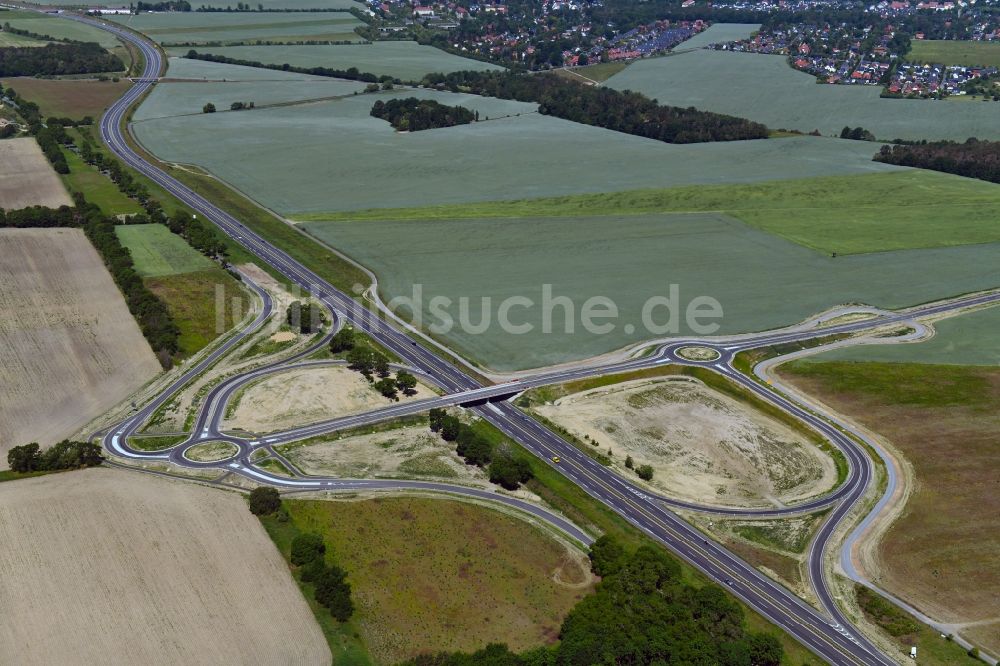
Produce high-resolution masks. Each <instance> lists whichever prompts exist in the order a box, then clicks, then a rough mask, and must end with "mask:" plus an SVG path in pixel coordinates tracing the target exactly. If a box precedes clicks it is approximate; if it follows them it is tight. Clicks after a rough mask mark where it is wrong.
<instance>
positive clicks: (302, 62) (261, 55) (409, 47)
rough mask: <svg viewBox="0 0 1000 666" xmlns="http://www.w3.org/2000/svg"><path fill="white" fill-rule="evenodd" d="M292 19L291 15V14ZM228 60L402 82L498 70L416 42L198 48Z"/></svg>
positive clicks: (180, 52) (178, 52)
mask: <svg viewBox="0 0 1000 666" xmlns="http://www.w3.org/2000/svg"><path fill="white" fill-rule="evenodd" d="M265 16H266V14H265ZM293 16H294V14H293ZM197 50H198V51H200V52H204V53H214V54H216V55H223V56H226V57H227V58H236V59H238V60H251V61H255V62H262V63H265V64H272V65H283V64H286V63H287V64H289V65H292V66H294V67H332V68H334V69H348V68H350V67H357V68H358V69H359V70H360V71H362V72H370V73H372V74H376V75H378V76H382V75H384V74H385V75H389V76H394V77H396V78H399V79H403V80H404V81H409V80H413V79H420V78H422V77H423V76H424V75H425V74H428V73H430V72H456V71H459V70H463V69H500V67H498V66H497V65H490V64H488V63H484V62H480V61H478V60H471V59H469V58H462V57H461V56H457V55H452V54H450V53H445V52H444V51H441V50H440V49H436V48H434V47H433V46H424V45H421V44H417V43H416V42H375V43H373V44H337V45H331V46H324V45H308V44H301V45H298V44H293V45H290V46H223V47H207V48H200V49H197ZM187 51H188V49H187V48H184V47H182V48H174V49H170V50H169V51H168V53H169V54H170V55H184V54H185V53H187Z"/></svg>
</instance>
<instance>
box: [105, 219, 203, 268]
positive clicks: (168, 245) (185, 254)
mask: <svg viewBox="0 0 1000 666" xmlns="http://www.w3.org/2000/svg"><path fill="white" fill-rule="evenodd" d="M115 233H117V234H118V240H120V241H121V243H122V245H124V246H125V247H126V248H128V251H129V252H130V253H131V254H132V261H134V262H135V269H136V270H137V271H138V272H139V275H141V276H143V277H162V276H165V275H178V274H180V273H191V272H194V271H201V270H207V269H209V268H212V267H213V266H215V264H213V263H212V261H211V260H210V259H208V258H207V257H205V256H204V255H203V254H201V253H199V252H198V251H197V250H195V249H193V248H192V247H191V246H190V245H188V244H187V242H186V241H185V240H184V239H183V238H181V237H180V236H178V235H177V234H175V233H172V232H171V231H170V230H169V229H167V228H166V227H165V226H164V225H162V224H127V225H119V226H117V227H115Z"/></svg>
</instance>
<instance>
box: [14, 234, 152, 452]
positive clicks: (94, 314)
mask: <svg viewBox="0 0 1000 666" xmlns="http://www.w3.org/2000/svg"><path fill="white" fill-rule="evenodd" d="M159 371H160V365H159V363H158V362H157V361H156V358H155V357H154V356H153V352H152V351H151V350H150V348H149V345H148V344H146V341H145V340H144V339H143V337H142V333H141V332H140V331H139V327H138V325H136V323H135V320H134V319H133V318H132V315H131V314H130V313H129V311H128V308H127V307H126V306H125V301H124V300H123V299H122V296H121V293H120V292H119V291H118V288H117V287H116V286H115V284H114V282H113V281H112V280H111V276H110V275H109V274H108V272H107V270H106V269H105V268H104V264H103V263H102V262H101V258H100V256H98V254H97V252H96V251H95V250H94V248H93V247H92V246H91V245H90V243H89V242H88V241H87V239H86V237H84V235H83V232H81V231H79V230H76V229H4V230H0V467H3V468H6V466H7V456H6V451H7V450H8V449H10V448H11V447H12V446H17V445H20V444H25V443H28V442H38V443H40V444H42V445H43V446H47V445H50V444H52V443H54V442H55V441H58V440H60V439H63V438H65V437H69V436H71V435H73V434H74V433H75V432H76V431H77V430H79V429H80V428H81V427H83V426H84V425H85V424H86V423H87V422H88V421H90V420H91V419H93V418H95V417H97V416H99V415H100V414H102V413H103V412H104V411H106V410H108V409H109V408H111V407H113V406H114V405H115V404H117V403H119V402H121V401H122V400H123V399H125V398H126V397H127V396H128V395H129V394H130V393H131V392H132V391H134V390H135V389H137V388H139V387H140V386H141V385H142V384H143V383H144V382H146V381H147V380H149V379H150V378H152V377H154V376H155V375H156V373H157V372H159Z"/></svg>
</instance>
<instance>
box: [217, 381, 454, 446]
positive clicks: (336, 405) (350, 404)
mask: <svg viewBox="0 0 1000 666" xmlns="http://www.w3.org/2000/svg"><path fill="white" fill-rule="evenodd" d="M433 396H434V393H433V392H432V391H431V390H430V389H428V388H426V387H424V386H421V385H419V384H418V385H417V393H416V395H414V396H404V395H402V394H400V396H399V400H400V402H405V401H408V400H418V399H420V398H430V397H433ZM233 401H234V402H233V403H231V405H230V406H231V409H230V410H228V411H227V417H228V418H227V419H226V421H225V427H226V428H240V429H242V430H246V431H249V432H260V433H263V432H271V431H274V430H282V429H285V428H293V427H295V426H301V425H306V424H309V423H314V422H316V421H322V420H323V419H331V418H335V417H338V416H346V415H348V414H357V413H358V412H364V411H368V410H371V409H378V408H380V407H389V406H390V405H392V404H394V403H393V402H392V401H390V400H389V399H388V398H385V397H383V396H382V394H380V393H379V392H378V391H376V390H375V389H374V388H372V386H371V384H369V383H368V380H366V379H365V378H364V377H363V376H361V374H360V373H357V372H354V371H353V370H348V369H347V368H346V367H343V366H326V367H318V368H303V369H298V370H289V371H288V372H281V373H278V374H275V375H271V376H269V377H267V378H265V379H263V380H261V381H259V382H257V383H255V384H251V385H250V386H248V387H247V388H246V389H244V390H243V391H242V393H240V394H237V396H236V397H234V398H233ZM237 401H238V402H237Z"/></svg>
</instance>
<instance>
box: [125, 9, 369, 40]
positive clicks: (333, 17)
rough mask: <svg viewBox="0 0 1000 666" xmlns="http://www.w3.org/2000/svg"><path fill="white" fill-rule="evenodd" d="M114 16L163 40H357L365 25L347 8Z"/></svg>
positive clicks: (155, 38) (140, 30)
mask: <svg viewBox="0 0 1000 666" xmlns="http://www.w3.org/2000/svg"><path fill="white" fill-rule="evenodd" d="M111 20H113V21H115V22H116V23H121V24H122V25H127V26H129V27H130V28H133V29H135V30H138V31H139V32H142V33H144V34H146V35H148V36H149V37H151V38H153V39H154V40H156V41H157V42H159V43H161V44H188V43H194V44H206V43H222V44H225V43H229V42H245V41H275V42H294V41H306V40H316V41H356V40H360V37H359V36H358V35H357V34H356V33H355V32H354V28H356V27H359V26H362V25H364V23H363V22H362V21H360V20H359V19H358V18H356V17H355V16H353V15H352V14H349V13H347V12H308V13H301V12H286V13H279V12H274V13H271V12H232V13H230V12H166V13H147V14H137V15H135V16H128V15H120V16H114V17H111Z"/></svg>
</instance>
